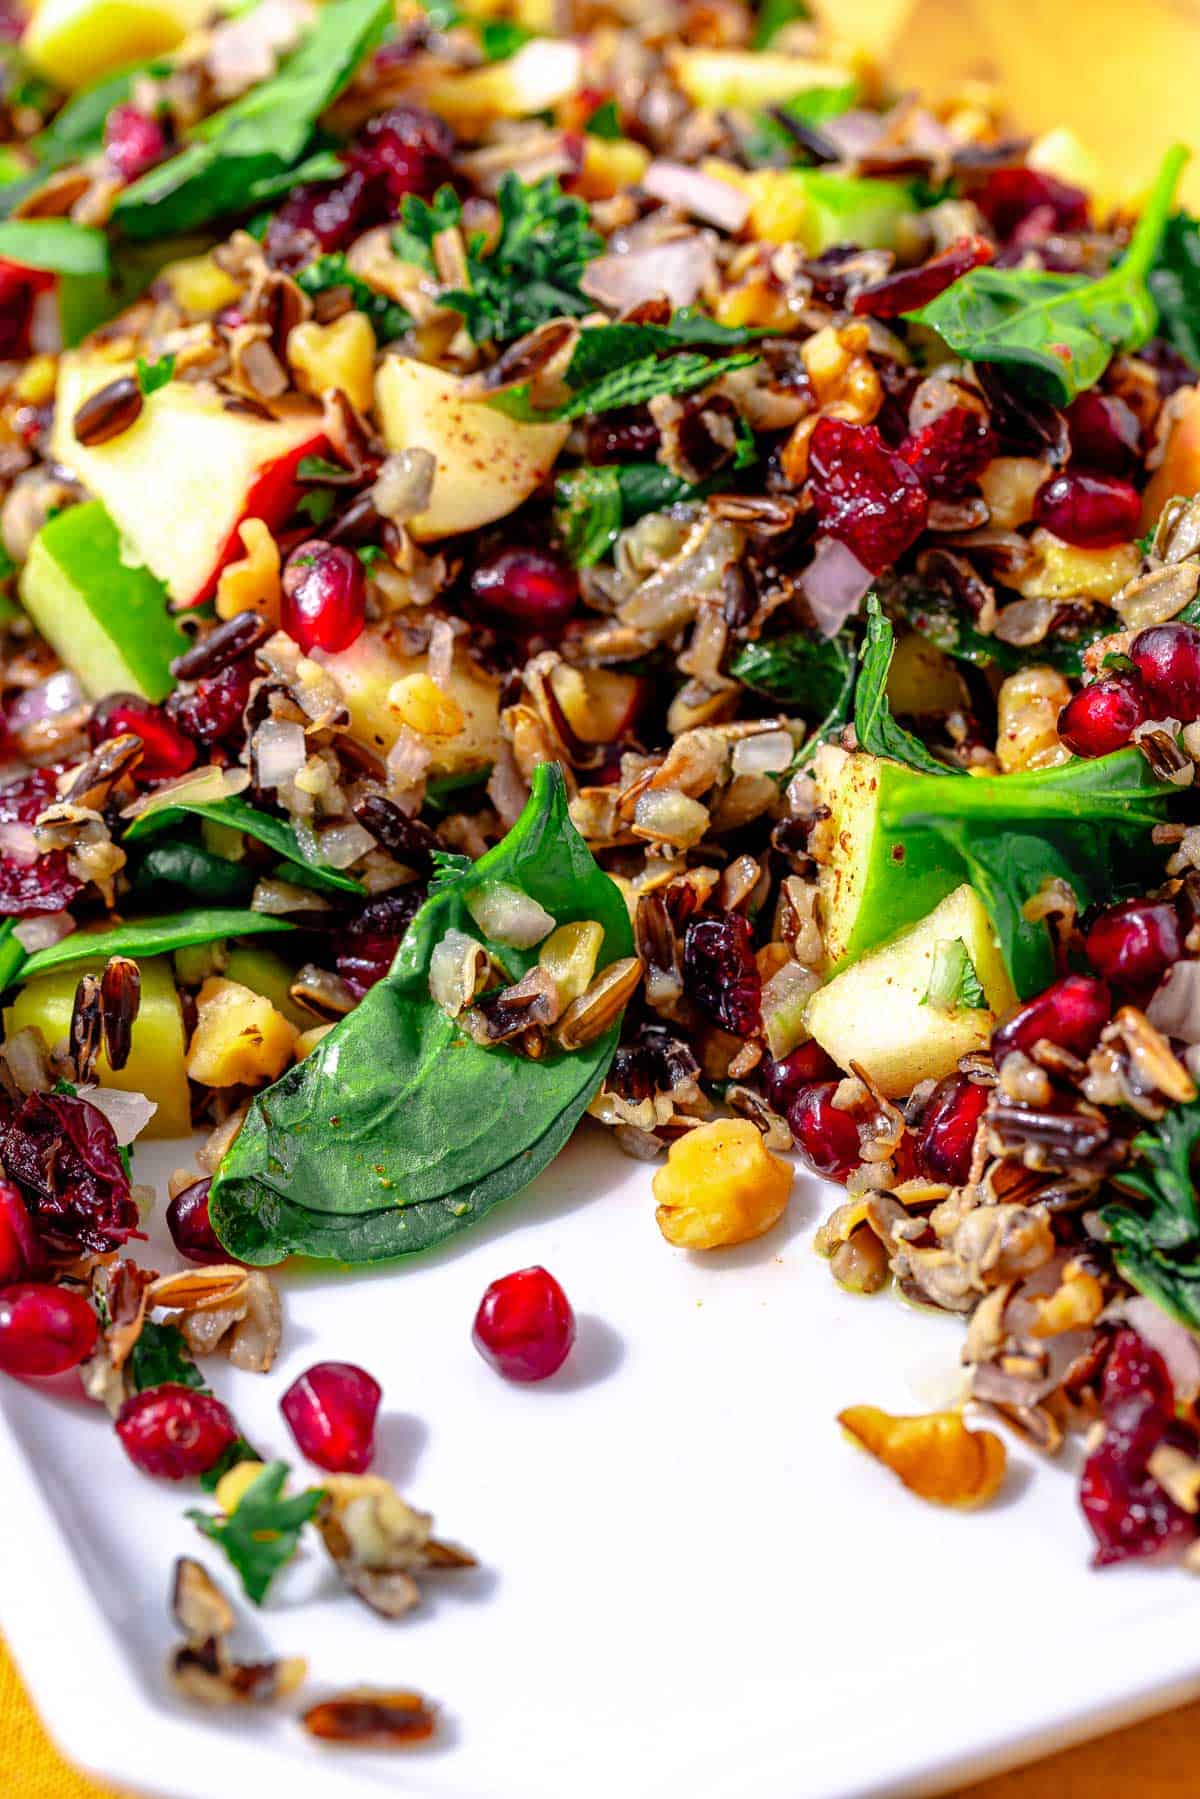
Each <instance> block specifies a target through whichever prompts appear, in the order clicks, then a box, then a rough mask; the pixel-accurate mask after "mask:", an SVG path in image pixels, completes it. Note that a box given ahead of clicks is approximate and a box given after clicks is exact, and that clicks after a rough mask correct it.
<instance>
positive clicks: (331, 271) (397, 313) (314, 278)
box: [296, 250, 412, 344]
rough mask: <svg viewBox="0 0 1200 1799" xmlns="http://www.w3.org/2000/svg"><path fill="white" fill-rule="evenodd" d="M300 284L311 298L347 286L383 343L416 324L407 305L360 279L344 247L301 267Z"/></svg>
mask: <svg viewBox="0 0 1200 1799" xmlns="http://www.w3.org/2000/svg"><path fill="white" fill-rule="evenodd" d="M296 285H297V287H299V288H301V289H302V290H303V292H304V293H306V294H308V295H309V297H310V298H315V296H316V295H317V294H323V293H328V292H329V291H330V289H332V288H338V287H344V288H345V289H346V290H347V292H348V293H349V295H350V298H351V299H352V300H353V302H354V306H355V310H356V311H358V312H365V313H366V315H367V317H368V318H369V319H370V321H371V324H372V326H373V327H374V331H375V336H376V339H377V340H378V342H379V343H381V344H390V343H391V342H392V341H393V340H394V339H395V338H397V337H403V335H404V333H405V332H406V331H407V330H408V328H409V326H410V325H411V324H412V320H411V319H410V317H409V316H408V313H407V312H406V311H405V309H404V307H403V306H401V305H400V304H399V303H398V302H397V301H395V300H389V299H388V297H387V295H386V294H381V293H378V292H377V291H376V289H375V288H373V287H369V286H368V285H367V283H366V282H365V281H363V280H361V279H360V278H359V276H357V275H356V274H354V273H353V271H352V270H351V268H350V265H349V264H348V263H347V261H346V258H345V256H344V255H343V254H342V252H341V251H340V250H336V251H331V252H328V253H327V254H326V255H324V256H318V257H317V259H316V261H315V262H310V263H309V265H308V267H307V268H305V269H301V270H300V273H299V274H298V275H297V276H296Z"/></svg>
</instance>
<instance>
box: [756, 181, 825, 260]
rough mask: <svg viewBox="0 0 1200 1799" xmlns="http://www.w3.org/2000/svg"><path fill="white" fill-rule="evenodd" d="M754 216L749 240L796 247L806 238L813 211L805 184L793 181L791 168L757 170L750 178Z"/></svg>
mask: <svg viewBox="0 0 1200 1799" xmlns="http://www.w3.org/2000/svg"><path fill="white" fill-rule="evenodd" d="M745 186H746V191H747V192H748V193H749V195H750V213H749V217H748V218H747V220H746V225H745V231H746V235H747V236H748V237H752V238H761V239H762V241H763V242H764V243H768V244H794V243H796V242H797V241H798V240H800V239H801V238H802V237H803V236H804V227H805V225H806V224H807V222H808V216H809V213H810V212H811V210H812V208H811V206H810V205H809V199H808V193H807V191H806V189H805V187H804V184H803V182H801V181H792V180H791V179H790V178H789V171H788V170H787V169H757V170H755V172H754V174H752V175H747V177H746V181H745Z"/></svg>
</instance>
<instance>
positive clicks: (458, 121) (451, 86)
mask: <svg viewBox="0 0 1200 1799" xmlns="http://www.w3.org/2000/svg"><path fill="white" fill-rule="evenodd" d="M582 73H583V55H582V51H581V50H580V48H579V46H578V45H577V44H573V43H569V42H568V41H567V40H566V39H564V38H531V39H530V41H529V43H527V44H522V46H521V48H520V49H519V50H518V51H517V53H516V55H515V56H510V57H508V58H507V60H506V61H504V62H495V63H490V64H486V65H485V66H484V67H483V68H479V69H470V70H468V71H467V72H466V73H465V74H456V75H444V76H442V77H441V78H440V79H438V80H434V81H431V82H429V83H428V85H427V86H426V87H425V88H424V90H423V91H422V94H421V102H422V105H424V106H427V107H428V108H429V110H430V112H435V113H437V114H438V115H439V116H440V117H441V118H444V119H446V120H447V121H448V123H449V124H451V125H453V126H454V128H455V129H456V131H458V132H459V133H460V134H463V135H465V136H467V137H471V136H473V135H475V134H476V133H478V132H480V131H482V130H483V129H484V128H485V127H486V126H487V125H488V124H489V123H490V122H491V121H492V120H493V119H526V118H529V117H531V116H532V115H533V114H534V113H538V112H546V111H547V110H548V109H549V108H551V107H553V106H557V105H558V103H559V101H560V100H567V99H569V98H570V97H571V95H572V94H573V93H574V92H575V91H576V89H577V88H578V87H579V84H580V79H581V76H582Z"/></svg>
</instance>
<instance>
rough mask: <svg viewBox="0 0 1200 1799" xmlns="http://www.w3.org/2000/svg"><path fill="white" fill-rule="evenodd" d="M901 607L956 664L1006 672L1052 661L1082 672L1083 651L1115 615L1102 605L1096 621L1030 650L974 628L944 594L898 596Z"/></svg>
mask: <svg viewBox="0 0 1200 1799" xmlns="http://www.w3.org/2000/svg"><path fill="white" fill-rule="evenodd" d="M897 600H898V610H899V611H900V613H901V614H902V616H903V618H904V620H905V622H906V623H907V624H909V625H911V627H912V629H913V630H914V631H916V632H917V633H918V634H919V635H920V636H921V637H925V638H927V639H928V640H929V642H930V643H932V644H934V645H935V646H936V647H937V648H938V649H939V650H941V651H942V652H943V653H944V654H945V655H947V656H953V657H954V659H955V661H956V662H969V663H971V664H972V665H973V666H974V667H976V668H992V667H994V668H998V669H1001V670H1002V671H1003V672H1004V673H1005V674H1006V675H1007V674H1015V673H1016V672H1017V670H1018V669H1022V668H1028V667H1029V665H1030V663H1031V662H1048V663H1049V664H1050V666H1051V667H1052V668H1057V669H1060V670H1061V671H1062V673H1063V674H1064V675H1074V676H1076V677H1078V676H1080V675H1082V673H1083V653H1084V651H1085V650H1086V649H1087V647H1088V645H1089V644H1090V643H1094V642H1095V640H1096V638H1098V637H1107V636H1109V635H1111V632H1112V614H1111V612H1108V611H1106V610H1105V608H1103V607H1098V608H1097V612H1098V613H1100V615H1101V616H1100V617H1098V618H1097V619H1096V620H1095V622H1093V623H1090V624H1087V625H1084V626H1083V627H1082V629H1080V630H1079V631H1078V632H1077V633H1076V635H1075V636H1073V637H1063V636H1060V635H1057V634H1053V635H1051V636H1048V637H1045V638H1043V639H1042V641H1041V643H1037V644H1034V645H1032V646H1031V647H1030V648H1029V649H1020V648H1018V647H1017V645H1016V644H1011V643H1003V642H1001V640H1000V638H998V637H994V636H988V635H986V634H985V633H984V632H983V631H978V630H976V628H975V626H974V625H973V624H972V623H971V620H970V619H969V618H965V617H963V616H962V615H961V614H960V613H958V612H955V611H954V610H952V608H951V607H950V606H949V605H948V604H947V603H946V602H945V601H944V600H943V599H942V598H941V596H940V595H936V594H930V593H928V592H918V593H917V594H915V595H912V594H905V593H901V594H899V595H897Z"/></svg>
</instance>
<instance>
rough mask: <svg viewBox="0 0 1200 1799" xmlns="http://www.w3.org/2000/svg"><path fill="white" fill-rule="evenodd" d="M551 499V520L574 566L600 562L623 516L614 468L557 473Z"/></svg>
mask: <svg viewBox="0 0 1200 1799" xmlns="http://www.w3.org/2000/svg"><path fill="white" fill-rule="evenodd" d="M554 498H555V500H556V502H557V504H556V507H555V512H554V522H555V524H556V525H557V526H558V529H559V532H560V534H561V536H562V540H563V545H564V547H565V549H566V552H567V555H568V556H569V557H570V558H571V561H572V562H573V563H574V564H575V566H576V568H591V566H592V565H593V563H596V562H600V561H602V560H603V559H604V557H605V556H607V555H608V552H609V551H610V550H611V549H612V547H613V545H614V543H616V541H617V533H618V532H619V531H620V529H621V524H622V520H623V517H624V510H625V509H624V507H623V505H622V504H621V480H620V476H619V474H618V472H617V470H616V468H614V467H612V466H608V467H597V468H581V469H576V470H574V471H573V472H572V473H571V474H569V475H560V476H559V478H558V480H557V482H556V483H555V487H554Z"/></svg>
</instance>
